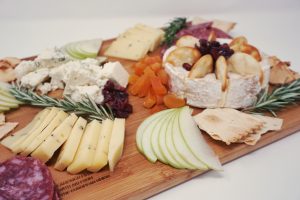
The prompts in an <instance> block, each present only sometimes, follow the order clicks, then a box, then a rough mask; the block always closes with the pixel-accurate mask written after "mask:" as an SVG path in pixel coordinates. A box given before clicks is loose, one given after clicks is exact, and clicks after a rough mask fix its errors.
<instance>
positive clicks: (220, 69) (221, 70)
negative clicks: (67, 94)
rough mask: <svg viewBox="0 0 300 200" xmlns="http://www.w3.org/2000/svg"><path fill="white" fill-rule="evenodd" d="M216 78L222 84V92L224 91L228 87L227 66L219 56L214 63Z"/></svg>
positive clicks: (222, 57) (224, 60) (223, 58)
mask: <svg viewBox="0 0 300 200" xmlns="http://www.w3.org/2000/svg"><path fill="white" fill-rule="evenodd" d="M215 73H216V77H217V79H218V80H220V81H221V83H222V91H223V92H224V91H226V89H227V86H228V77H227V74H228V66H227V63H226V59H225V57H224V56H220V57H219V58H218V59H217V61H216V70H215Z"/></svg>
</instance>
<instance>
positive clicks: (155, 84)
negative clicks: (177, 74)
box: [150, 76, 167, 95]
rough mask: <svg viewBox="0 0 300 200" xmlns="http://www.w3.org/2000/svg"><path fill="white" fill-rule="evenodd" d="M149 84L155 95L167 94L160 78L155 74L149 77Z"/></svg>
mask: <svg viewBox="0 0 300 200" xmlns="http://www.w3.org/2000/svg"><path fill="white" fill-rule="evenodd" d="M150 80H151V85H152V88H153V91H154V93H155V94H157V95H164V94H167V89H166V87H165V86H164V85H163V84H162V83H161V81H160V78H159V77H157V76H154V77H151V79H150Z"/></svg>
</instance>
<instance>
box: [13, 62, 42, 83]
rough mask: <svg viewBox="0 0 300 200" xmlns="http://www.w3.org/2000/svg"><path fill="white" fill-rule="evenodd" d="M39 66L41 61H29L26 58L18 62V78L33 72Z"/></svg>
mask: <svg viewBox="0 0 300 200" xmlns="http://www.w3.org/2000/svg"><path fill="white" fill-rule="evenodd" d="M38 68H39V63H37V62H34V61H31V60H29V61H27V60H24V61H22V62H20V64H18V66H17V67H16V68H15V74H16V77H17V79H18V80H20V79H21V78H22V77H23V76H25V75H26V74H28V73H30V72H33V71H35V70H37V69H38Z"/></svg>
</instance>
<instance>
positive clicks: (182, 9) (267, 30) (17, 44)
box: [0, 0, 300, 200]
mask: <svg viewBox="0 0 300 200" xmlns="http://www.w3.org/2000/svg"><path fill="white" fill-rule="evenodd" d="M196 15H201V16H204V17H207V18H222V19H227V20H233V21H236V22H238V25H237V26H236V29H235V30H234V32H233V33H234V34H235V35H246V36H247V38H248V39H249V41H250V42H251V43H253V44H255V45H256V46H257V47H259V48H261V49H263V50H264V51H265V52H267V53H269V54H271V55H277V56H279V57H280V58H281V59H284V60H289V61H291V62H292V68H293V69H295V70H297V71H300V57H299V55H300V48H299V46H300V40H299V38H300V37H299V36H300V27H299V19H300V1H299V0H294V1H292V0H286V1H262V0H260V1H259V0H252V1H249V0H247V1H238V0H230V1H209V0H205V1H199V0H182V1H162V0H160V1H159V0H151V1H143V0H127V1H113V0H111V1H96V0H87V1H70V0H69V1H58V0H55V1H44V0H40V1H33V0H27V1H17V0H0V30H1V31H0V35H1V37H0V57H3V56H19V57H24V56H30V55H34V54H37V53H38V52H39V51H41V50H42V49H44V48H46V47H52V46H55V45H63V44H65V43H67V42H70V41H75V40H81V39H92V38H99V37H103V38H111V37H114V36H116V35H117V34H118V33H120V32H122V31H124V29H125V28H128V27H130V26H133V25H134V24H135V23H137V22H142V23H146V24H149V25H154V26H161V25H164V24H166V22H168V21H169V20H170V19H172V18H173V17H176V16H196ZM298 117H300V113H299V116H298ZM299 154H300V134H299V133H297V134H294V135H292V136H289V137H287V138H284V139H283V140H280V141H279V142H276V143H273V144H271V145H269V146H267V147H265V148H262V149H260V150H258V151H255V152H253V153H251V154H249V155H246V156H244V157H242V158H240V159H237V160H235V161H233V162H231V163H229V164H226V165H225V166H224V172H221V173H218V172H209V173H206V174H205V175H202V176H199V177H196V178H194V179H192V180H191V181H188V182H186V183H184V184H181V185H179V186H177V187H174V188H172V189H170V190H168V191H166V192H163V193H160V194H158V195H156V196H154V197H153V198H152V199H153V200H160V199H162V200H163V199H207V200H211V199H218V200H219V199H230V200H237V199H246V200H248V199H249V200H252V199H256V200H265V199H272V200H281V199H288V200H299V199H300V189H299V185H300V170H299V169H300V159H299ZM145 181H147V180H145Z"/></svg>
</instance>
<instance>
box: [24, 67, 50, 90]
mask: <svg viewBox="0 0 300 200" xmlns="http://www.w3.org/2000/svg"><path fill="white" fill-rule="evenodd" d="M48 77H49V69H47V68H42V69H38V70H36V71H33V72H30V73H28V74H26V75H25V76H23V77H22V78H21V85H22V86H23V87H25V88H28V89H35V88H36V87H37V86H38V85H39V84H41V83H42V82H44V81H45V80H46V79H47V78H48Z"/></svg>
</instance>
